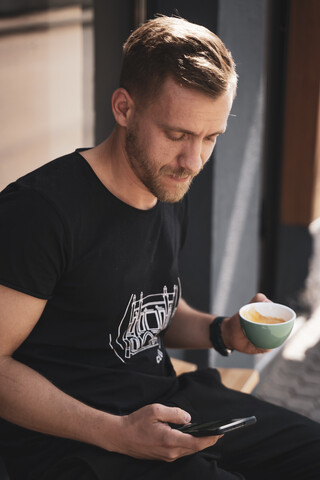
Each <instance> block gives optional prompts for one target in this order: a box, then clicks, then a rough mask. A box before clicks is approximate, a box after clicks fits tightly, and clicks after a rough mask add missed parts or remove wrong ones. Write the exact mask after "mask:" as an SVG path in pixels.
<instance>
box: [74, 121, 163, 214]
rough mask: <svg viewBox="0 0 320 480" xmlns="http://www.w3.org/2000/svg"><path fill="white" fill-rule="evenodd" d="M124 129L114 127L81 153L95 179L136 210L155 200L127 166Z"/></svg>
mask: <svg viewBox="0 0 320 480" xmlns="http://www.w3.org/2000/svg"><path fill="white" fill-rule="evenodd" d="M125 133H126V132H125V129H124V128H122V127H119V126H117V127H116V128H115V129H114V131H113V132H112V134H111V135H110V137H108V138H107V139H106V140H105V141H104V142H102V143H101V144H99V145H98V146H97V147H95V148H92V149H91V150H87V151H85V152H82V154H81V155H82V156H83V157H84V158H85V159H86V160H87V162H88V163H89V165H90V166H91V168H92V169H93V171H94V172H95V174H96V175H97V177H98V178H99V180H100V181H101V182H102V183H103V184H104V185H105V187H106V188H107V189H108V190H109V191H110V192H111V193H112V194H113V195H114V196H115V197H117V198H119V200H121V201H123V202H125V203H127V204H128V205H131V206H132V207H135V208H137V209H139V210H149V209H150V208H152V207H154V206H155V205H156V203H157V198H156V197H154V196H153V195H152V194H151V193H150V192H149V190H148V189H147V188H146V187H145V185H144V184H143V183H142V182H141V181H140V180H139V179H138V177H137V176H136V175H135V173H134V171H133V170H132V168H131V165H130V162H129V159H128V156H127V153H126V149H125Z"/></svg>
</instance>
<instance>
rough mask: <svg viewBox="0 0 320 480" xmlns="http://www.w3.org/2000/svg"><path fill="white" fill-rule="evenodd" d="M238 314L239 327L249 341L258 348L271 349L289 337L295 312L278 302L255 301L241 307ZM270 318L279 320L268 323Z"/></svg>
mask: <svg viewBox="0 0 320 480" xmlns="http://www.w3.org/2000/svg"><path fill="white" fill-rule="evenodd" d="M239 316H240V323H241V327H242V329H243V331H244V333H245V335H246V336H247V338H248V339H249V340H250V342H251V343H253V345H255V346H256V347H258V348H263V349H272V348H277V347H280V345H282V344H283V342H284V341H285V340H286V339H287V338H288V337H289V335H290V333H291V331H292V328H293V325H294V320H295V318H296V313H295V312H294V310H292V309H291V308H290V307H287V306H286V305H281V304H280V303H273V302H256V303H249V304H247V305H244V306H243V307H241V308H240V310H239ZM268 319H269V320H268ZM270 319H273V321H275V320H276V319H277V320H280V321H279V322H276V323H269V322H270Z"/></svg>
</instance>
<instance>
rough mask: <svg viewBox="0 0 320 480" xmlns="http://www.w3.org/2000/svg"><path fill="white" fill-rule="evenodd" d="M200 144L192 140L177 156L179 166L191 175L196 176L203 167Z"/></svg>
mask: <svg viewBox="0 0 320 480" xmlns="http://www.w3.org/2000/svg"><path fill="white" fill-rule="evenodd" d="M202 157H203V152H202V142H201V141H199V140H196V139H192V140H190V141H189V142H187V144H185V145H184V148H183V150H182V152H181V153H180V156H179V165H180V166H181V167H183V168H185V169H187V170H189V171H190V172H192V173H193V174H197V173H199V172H200V170H201V169H202V167H203V159H202Z"/></svg>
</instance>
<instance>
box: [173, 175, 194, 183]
mask: <svg viewBox="0 0 320 480" xmlns="http://www.w3.org/2000/svg"><path fill="white" fill-rule="evenodd" d="M167 177H168V178H170V180H172V181H173V182H176V183H186V182H188V181H189V180H190V175H187V176H186V177H182V178H181V177H175V176H174V175H167Z"/></svg>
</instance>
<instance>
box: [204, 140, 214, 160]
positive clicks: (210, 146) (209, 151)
mask: <svg viewBox="0 0 320 480" xmlns="http://www.w3.org/2000/svg"><path fill="white" fill-rule="evenodd" d="M215 144H216V142H214V143H213V142H212V143H210V144H206V145H204V146H203V148H202V160H203V163H204V164H205V163H207V161H208V160H209V159H210V157H211V155H212V152H213V150H214V147H215Z"/></svg>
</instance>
